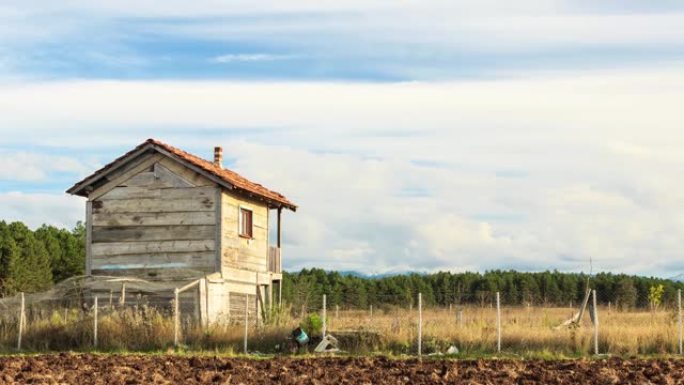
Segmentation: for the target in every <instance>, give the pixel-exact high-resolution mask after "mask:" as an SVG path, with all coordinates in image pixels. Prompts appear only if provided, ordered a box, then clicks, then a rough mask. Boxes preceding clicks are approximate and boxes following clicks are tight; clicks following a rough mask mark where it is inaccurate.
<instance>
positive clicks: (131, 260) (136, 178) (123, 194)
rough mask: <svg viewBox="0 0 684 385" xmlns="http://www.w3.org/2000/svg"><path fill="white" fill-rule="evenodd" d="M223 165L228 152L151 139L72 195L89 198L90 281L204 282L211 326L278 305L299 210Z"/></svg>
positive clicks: (202, 305)
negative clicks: (285, 237) (201, 152)
mask: <svg viewBox="0 0 684 385" xmlns="http://www.w3.org/2000/svg"><path fill="white" fill-rule="evenodd" d="M221 162H222V150H221V148H220V147H216V148H215V149H214V160H213V162H211V161H207V160H204V159H202V158H200V157H197V156H195V155H192V154H189V153H187V152H185V151H182V150H179V149H177V148H175V147H172V146H169V145H168V144H165V143H162V142H160V141H157V140H154V139H149V140H147V141H145V142H144V143H142V144H140V145H139V146H137V147H136V148H134V149H133V150H131V151H130V152H128V153H126V154H124V155H123V156H121V157H119V158H118V159H116V160H114V161H113V162H111V163H110V164H108V165H106V166H105V167H103V168H102V169H100V170H98V171H96V172H95V173H93V174H92V175H90V176H88V177H86V178H85V179H83V180H82V181H80V182H78V183H76V184H75V185H74V186H73V187H72V188H70V189H69V190H67V192H68V193H70V194H74V195H78V196H82V197H85V198H87V201H86V230H87V244H86V250H87V251H86V274H87V275H106V276H126V277H136V278H143V279H146V280H157V281H165V282H177V285H174V286H183V285H186V284H187V283H188V282H193V281H196V283H197V290H198V299H199V301H198V302H199V304H198V312H199V315H200V318H201V319H202V321H204V322H214V321H219V320H222V319H230V318H232V319H235V318H236V317H237V318H239V316H240V315H243V314H244V313H245V310H244V309H245V308H249V311H250V312H252V313H254V312H257V311H261V312H263V311H264V309H266V308H267V307H271V306H273V304H274V303H279V301H280V293H281V287H282V274H281V239H282V235H281V234H282V211H283V209H288V210H292V211H295V210H296V209H297V206H296V205H295V204H294V203H292V202H291V201H289V200H288V199H287V198H285V196H283V195H281V194H279V193H277V192H274V191H272V190H269V189H267V188H265V187H264V186H262V185H260V184H257V183H254V182H251V181H249V180H247V179H246V178H244V177H242V176H240V175H238V174H237V173H235V172H233V171H231V170H228V169H225V168H223V166H222V164H221ZM271 210H274V211H275V212H273V215H270V212H271ZM269 218H273V219H269ZM271 222H274V223H271ZM272 226H275V229H274V231H273V234H274V236H271V237H269V233H270V232H269V230H270V229H272ZM262 314H263V313H262Z"/></svg>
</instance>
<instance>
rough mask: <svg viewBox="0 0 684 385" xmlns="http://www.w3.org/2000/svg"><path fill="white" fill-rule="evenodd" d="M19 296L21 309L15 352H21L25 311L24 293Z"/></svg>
mask: <svg viewBox="0 0 684 385" xmlns="http://www.w3.org/2000/svg"><path fill="white" fill-rule="evenodd" d="M19 295H20V296H21V307H20V308H19V336H18V337H17V350H21V337H22V334H24V323H25V317H26V314H25V309H24V307H25V306H26V304H25V301H24V292H21V293H19Z"/></svg>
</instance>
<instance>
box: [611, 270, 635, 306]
mask: <svg viewBox="0 0 684 385" xmlns="http://www.w3.org/2000/svg"><path fill="white" fill-rule="evenodd" d="M636 300H637V289H636V287H635V286H634V281H633V280H632V279H631V278H630V277H622V278H620V280H619V281H618V283H617V287H616V288H615V305H617V307H618V308H620V309H623V310H624V309H631V308H633V307H635V306H636Z"/></svg>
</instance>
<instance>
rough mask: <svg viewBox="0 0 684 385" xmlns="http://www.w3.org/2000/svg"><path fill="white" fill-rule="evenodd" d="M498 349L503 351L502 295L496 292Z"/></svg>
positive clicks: (499, 351)
mask: <svg viewBox="0 0 684 385" xmlns="http://www.w3.org/2000/svg"><path fill="white" fill-rule="evenodd" d="M496 351H497V352H498V353H501V297H500V295H499V292H498V291H497V292H496Z"/></svg>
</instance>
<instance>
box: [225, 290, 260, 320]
mask: <svg viewBox="0 0 684 385" xmlns="http://www.w3.org/2000/svg"><path fill="white" fill-rule="evenodd" d="M256 300H257V297H256V294H245V293H236V292H230V322H231V323H237V324H244V323H245V301H249V304H248V309H249V310H248V317H249V323H250V324H253V323H255V322H256V320H257V318H256V317H257V304H256Z"/></svg>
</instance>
